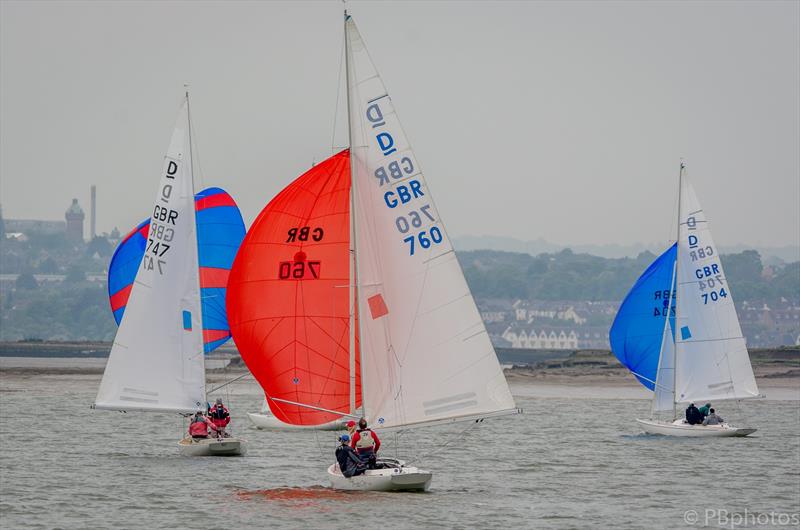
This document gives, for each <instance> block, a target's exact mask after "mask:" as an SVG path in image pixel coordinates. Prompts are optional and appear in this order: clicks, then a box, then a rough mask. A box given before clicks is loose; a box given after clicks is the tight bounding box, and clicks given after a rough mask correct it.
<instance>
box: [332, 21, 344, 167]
mask: <svg viewBox="0 0 800 530" xmlns="http://www.w3.org/2000/svg"><path fill="white" fill-rule="evenodd" d="M344 39H345V35H344V33H343V34H342V46H341V53H340V54H339V74H338V77H337V79H336V103H335V104H334V106H333V130H332V131H331V154H332V155H334V154H336V122H337V120H338V118H339V97H340V94H341V91H342V63H343V62H344V54H345V49H344V46H345V42H344Z"/></svg>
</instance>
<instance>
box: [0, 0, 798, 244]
mask: <svg viewBox="0 0 800 530" xmlns="http://www.w3.org/2000/svg"><path fill="white" fill-rule="evenodd" d="M0 6H1V7H0V15H1V17H0V18H1V19H2V22H1V24H2V27H1V28H0V39H2V40H0V53H1V54H2V55H1V57H0V58H1V60H2V62H1V63H0V68H1V70H0V74H1V77H2V79H1V80H0V82H1V84H0V112H1V113H2V115H1V117H0V118H1V119H0V128H1V129H0V148H1V151H0V155H1V156H0V158H1V162H0V163H1V165H0V170H1V171H2V173H1V174H0V177H1V178H0V204H2V208H3V215H4V216H5V217H7V218H40V219H63V214H64V210H65V209H66V208H67V206H68V205H69V202H70V199H71V198H72V197H77V198H78V199H79V200H80V202H81V204H82V205H83V206H84V209H85V210H86V211H87V227H88V206H89V204H88V203H89V186H90V185H91V184H97V186H98V201H99V207H98V231H101V232H102V231H109V230H111V229H112V228H113V227H114V226H118V227H119V228H120V230H122V231H126V230H127V229H129V228H132V227H133V226H134V225H135V224H136V223H137V222H139V221H141V220H142V219H144V218H145V217H147V215H148V213H149V210H150V208H151V204H152V200H153V197H154V195H155V191H156V187H157V184H158V181H159V172H160V168H161V163H162V159H163V156H164V153H165V151H166V148H167V144H168V141H169V138H170V135H171V131H172V126H173V123H174V121H175V118H176V115H177V111H178V107H179V103H180V98H181V96H182V92H183V84H184V83H190V84H191V93H192V112H193V121H194V126H195V133H196V139H197V141H198V154H199V159H200V169H201V170H202V179H203V180H202V182H203V184H205V185H215V186H220V187H223V188H225V189H227V190H228V191H229V192H230V193H231V194H232V195H233V196H234V197H235V198H236V199H237V201H238V202H239V205H240V207H241V209H242V212H243V214H244V217H245V221H246V222H247V223H248V224H249V223H250V222H251V221H252V220H253V219H254V217H255V216H256V215H257V214H258V212H259V211H260V210H261V208H263V206H264V205H265V204H266V203H267V202H268V201H269V200H270V199H271V198H272V197H273V196H274V195H275V194H276V193H277V192H279V191H280V190H281V189H282V188H283V187H284V186H286V185H287V184H288V183H289V182H290V181H291V180H293V179H294V178H296V177H297V176H298V175H300V174H301V173H302V172H304V171H305V170H307V169H308V168H309V166H310V165H311V163H312V162H313V161H315V160H316V161H319V160H321V159H323V158H325V157H326V156H329V155H330V154H331V136H332V132H333V121H334V114H335V111H336V96H337V80H338V78H339V77H338V76H339V68H340V57H341V46H342V34H343V27H342V7H343V6H342V3H341V2H339V1H329V2H238V3H237V2H224V3H223V2H219V3H217V2H211V1H205V2H116V1H115V2H69V1H58V2H44V1H37V2H10V1H6V0H3V1H2V2H0ZM799 6H800V3H798V2H796V1H787V2H777V1H773V2H770V1H767V2H692V3H688V2H646V3H645V2H641V3H637V2H619V3H616V2H576V1H573V2H507V3H504V2H477V1H475V2H458V1H451V2H357V1H352V2H348V4H347V7H348V9H349V10H350V12H351V13H352V14H353V16H354V18H355V20H356V23H357V24H358V26H359V29H360V30H361V33H362V35H363V37H364V39H365V41H366V43H367V45H368V47H369V49H370V52H371V55H372V57H373V59H374V60H375V62H376V64H377V67H378V69H379V71H380V73H381V75H382V77H383V78H384V81H385V83H386V86H387V87H388V89H389V93H390V94H391V95H392V99H393V101H394V103H395V106H396V108H397V109H398V114H399V117H400V119H401V120H402V122H403V126H404V128H405V130H406V133H407V135H408V137H409V139H410V141H411V143H412V145H414V149H415V152H416V155H417V158H418V160H419V163H420V165H421V166H422V168H423V171H424V172H425V174H426V177H427V180H428V184H429V187H430V189H431V191H432V192H433V194H434V195H435V197H436V202H437V205H438V207H439V210H440V213H441V215H442V217H443V218H444V220H445V223H446V224H447V226H448V230H449V232H450V233H451V234H453V235H456V236H458V235H464V234H474V235H483V234H486V235H496V236H510V237H516V238H520V239H536V238H539V237H543V238H545V239H547V240H549V241H551V242H554V243H560V244H583V243H595V244H603V243H620V244H630V243H636V242H647V243H653V242H663V241H666V240H667V239H668V238H669V237H670V236H671V235H672V234H674V224H675V212H674V204H675V198H676V193H677V176H678V165H679V160H680V158H681V157H684V158H685V159H686V162H687V165H688V169H689V174H690V176H691V177H692V179H693V182H694V184H695V187H696V189H697V193H698V196H699V198H700V200H701V202H702V204H703V206H704V208H705V210H706V213H707V214H708V215H709V217H710V220H711V223H712V228H713V232H714V236H715V239H716V241H717V243H718V244H722V245H733V244H738V243H744V244H752V245H766V246H771V245H790V244H798V243H800V241H799V240H800V206H799V204H800V147H798V146H800V132H799V128H800V56H799V54H800V52H799V51H798V50H800V29H799V28H798V26H799V25H800V22H799V21H800V7H799ZM339 105H340V113H339V115H340V125H341V116H343V114H342V113H341V110H342V109H343V107H342V105H343V101H342V100H340V102H339ZM343 142H344V135H343V134H339V138H338V140H337V143H339V144H342V143H343ZM87 230H88V228H87Z"/></svg>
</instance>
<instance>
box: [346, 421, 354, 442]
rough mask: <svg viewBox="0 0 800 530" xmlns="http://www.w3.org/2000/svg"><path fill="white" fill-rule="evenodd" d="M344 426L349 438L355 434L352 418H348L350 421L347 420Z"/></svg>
mask: <svg viewBox="0 0 800 530" xmlns="http://www.w3.org/2000/svg"><path fill="white" fill-rule="evenodd" d="M346 427H347V434H348V435H350V438H352V437H353V436H355V434H356V422H354V421H353V420H350V421H348V422H347V424H346Z"/></svg>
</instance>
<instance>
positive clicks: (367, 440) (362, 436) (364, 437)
mask: <svg viewBox="0 0 800 530" xmlns="http://www.w3.org/2000/svg"><path fill="white" fill-rule="evenodd" d="M358 436H359V438H358V441H357V442H356V450H357V451H359V452H361V451H364V450H367V449H373V450H374V449H375V440H374V439H373V438H372V431H371V430H369V429H364V430H363V431H362V430H359V431H358Z"/></svg>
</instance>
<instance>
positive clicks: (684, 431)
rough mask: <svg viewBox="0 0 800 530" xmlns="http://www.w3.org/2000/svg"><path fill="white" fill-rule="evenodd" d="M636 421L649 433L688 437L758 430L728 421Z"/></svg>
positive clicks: (731, 434)
mask: <svg viewBox="0 0 800 530" xmlns="http://www.w3.org/2000/svg"><path fill="white" fill-rule="evenodd" d="M636 423H638V424H639V426H640V427H641V428H642V429H644V431H645V432H646V433H648V434H661V435H664V436H682V437H687V438H727V437H741V436H747V435H749V434H753V433H754V432H756V430H757V429H752V428H744V427H732V426H730V425H728V424H727V423H723V424H722V425H689V424H688V423H686V422H685V421H684V420H675V421H657V420H640V419H637V420H636Z"/></svg>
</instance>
